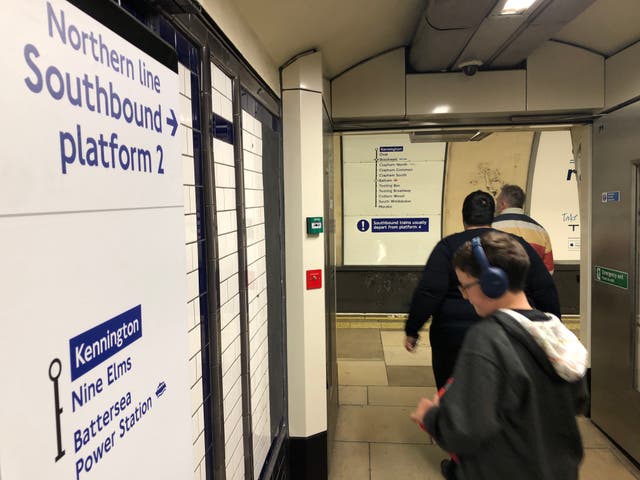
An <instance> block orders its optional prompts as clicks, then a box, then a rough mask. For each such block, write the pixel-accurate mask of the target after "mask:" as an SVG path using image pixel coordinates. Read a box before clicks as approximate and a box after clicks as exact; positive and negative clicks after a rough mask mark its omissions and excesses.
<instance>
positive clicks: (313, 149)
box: [282, 53, 327, 438]
mask: <svg viewBox="0 0 640 480" xmlns="http://www.w3.org/2000/svg"><path fill="white" fill-rule="evenodd" d="M282 104H283V144H284V156H283V161H284V201H285V209H284V210H285V248H286V275H287V277H286V279H287V290H286V295H287V364H288V382H289V383H288V387H289V434H290V436H291V437H298V438H307V437H311V436H313V435H315V434H317V433H321V432H325V431H326V430H327V411H326V405H327V399H326V394H327V390H326V388H327V386H326V371H327V370H326V353H325V350H326V338H325V336H326V335H325V332H326V330H325V298H324V271H323V270H324V234H320V235H314V236H307V234H306V217H319V216H322V215H323V213H322V212H323V210H324V207H323V205H324V194H323V175H324V173H323V157H322V63H321V56H320V53H313V54H310V55H307V56H304V57H301V58H299V59H298V60H296V61H295V62H294V63H292V64H291V65H289V66H288V67H286V68H285V69H284V70H283V72H282ZM315 269H319V270H322V271H323V288H319V289H314V290H307V289H306V271H307V270H315Z"/></svg>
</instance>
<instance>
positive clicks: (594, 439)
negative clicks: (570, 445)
mask: <svg viewBox="0 0 640 480" xmlns="http://www.w3.org/2000/svg"><path fill="white" fill-rule="evenodd" d="M578 427H579V428H580V436H582V444H583V445H584V448H604V447H607V448H608V447H611V446H612V443H611V442H610V441H609V439H608V438H607V437H606V436H605V435H604V434H603V433H602V432H601V431H600V430H599V429H598V427H596V426H595V425H594V424H593V423H592V422H591V420H590V419H588V418H585V417H578Z"/></svg>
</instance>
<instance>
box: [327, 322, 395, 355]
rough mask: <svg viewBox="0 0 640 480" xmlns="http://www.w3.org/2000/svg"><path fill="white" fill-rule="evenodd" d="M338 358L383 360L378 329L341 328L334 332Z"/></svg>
mask: <svg viewBox="0 0 640 480" xmlns="http://www.w3.org/2000/svg"><path fill="white" fill-rule="evenodd" d="M336 354H337V357H338V358H354V359H370V360H383V359H384V353H383V351H382V340H381V339H380V330H378V329H373V328H341V329H338V330H337V333H336Z"/></svg>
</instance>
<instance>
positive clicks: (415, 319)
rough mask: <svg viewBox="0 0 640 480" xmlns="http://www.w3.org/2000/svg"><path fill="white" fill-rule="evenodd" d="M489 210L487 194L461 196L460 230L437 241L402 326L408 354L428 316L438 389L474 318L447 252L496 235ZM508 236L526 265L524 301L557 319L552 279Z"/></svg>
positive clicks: (531, 251) (537, 259)
mask: <svg viewBox="0 0 640 480" xmlns="http://www.w3.org/2000/svg"><path fill="white" fill-rule="evenodd" d="M494 212H495V201H494V199H493V197H492V196H491V195H490V194H489V193H487V192H483V191H481V190H476V191H475V192H472V193H470V194H469V195H467V197H466V198H465V199H464V202H463V204H462V222H463V224H464V228H465V230H464V231H463V232H459V233H454V234H452V235H449V236H447V237H445V238H443V239H442V240H440V242H438V244H437V245H436V246H435V247H434V249H433V251H432V252H431V255H430V256H429V259H428V260H427V264H426V266H425V268H424V272H423V275H422V279H421V280H420V283H419V284H418V287H417V288H416V290H415V292H414V294H413V298H412V301H411V309H410V311H409V318H408V319H407V322H406V324H405V334H406V338H405V342H404V343H405V348H406V349H407V350H409V351H413V350H414V349H415V348H416V342H417V340H418V337H419V334H418V331H419V330H420V329H421V328H422V326H423V325H424V324H425V323H426V322H427V321H428V320H429V317H431V326H430V328H429V340H430V343H431V349H432V357H431V358H432V368H433V373H434V376H435V380H436V385H437V387H438V389H440V388H442V387H443V386H444V385H445V384H446V382H447V379H448V378H449V377H450V376H451V374H452V372H453V367H454V365H455V363H456V359H457V358H458V352H459V351H460V348H461V346H462V341H463V340H464V337H465V335H466V333H467V331H468V330H469V328H470V327H471V326H472V325H473V324H474V323H475V322H476V321H477V320H479V317H478V315H477V314H476V312H475V311H474V309H473V306H472V305H471V304H470V303H469V302H468V301H467V300H466V299H464V298H463V297H462V294H461V293H460V291H459V290H458V285H459V284H458V279H457V278H456V274H455V271H454V269H453V264H452V258H453V254H454V253H455V251H456V250H457V249H458V247H460V246H461V245H462V244H463V243H465V242H466V241H468V240H471V238H473V237H476V236H478V235H483V234H484V233H486V232H490V231H496V230H494V229H493V228H491V222H492V221H493V216H494ZM514 237H515V238H516V239H517V240H518V242H520V244H521V245H522V246H523V247H524V249H525V251H526V252H527V255H528V257H529V260H530V264H531V267H530V269H529V273H528V274H527V277H526V282H525V289H524V292H525V294H526V295H527V298H528V299H529V301H530V303H531V304H532V305H533V306H534V308H537V309H538V310H542V311H544V312H549V313H553V314H554V315H556V316H557V317H560V302H559V300H558V292H557V290H556V286H555V284H554V282H553V278H552V277H551V275H550V274H549V272H548V271H547V269H546V267H545V266H544V263H543V262H542V260H541V259H540V256H539V255H538V254H537V253H536V251H535V250H534V249H533V248H532V247H531V245H529V244H528V243H527V242H526V241H525V240H524V239H522V238H521V237H517V236H514Z"/></svg>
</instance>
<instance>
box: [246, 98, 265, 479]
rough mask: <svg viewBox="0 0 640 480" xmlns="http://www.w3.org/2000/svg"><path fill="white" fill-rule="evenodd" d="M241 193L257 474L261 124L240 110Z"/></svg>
mask: <svg viewBox="0 0 640 480" xmlns="http://www.w3.org/2000/svg"><path fill="white" fill-rule="evenodd" d="M242 146H243V159H244V193H245V216H246V237H247V280H248V288H249V292H248V303H249V355H250V365H249V369H250V370H249V375H250V378H251V418H252V431H253V471H254V478H258V477H259V475H260V471H261V470H262V466H263V464H264V461H265V459H266V457H267V453H268V452H269V446H270V445H271V424H270V419H271V413H270V404H269V348H268V341H267V335H268V315H267V267H266V260H265V254H266V251H265V229H264V190H263V184H262V124H261V123H260V121H259V120H258V119H256V118H254V117H253V116H251V115H250V114H249V113H248V112H246V111H243V112H242Z"/></svg>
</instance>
